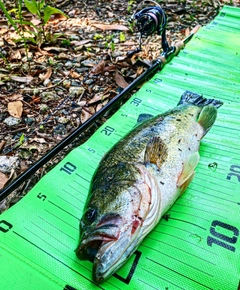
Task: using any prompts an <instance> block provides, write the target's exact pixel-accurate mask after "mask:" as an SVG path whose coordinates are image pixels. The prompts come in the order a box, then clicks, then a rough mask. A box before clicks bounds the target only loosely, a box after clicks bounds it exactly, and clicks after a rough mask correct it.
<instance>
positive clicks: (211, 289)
mask: <svg viewBox="0 0 240 290" xmlns="http://www.w3.org/2000/svg"><path fill="white" fill-rule="evenodd" d="M146 259H148V260H149V261H151V262H153V263H155V264H158V265H159V266H162V267H164V268H166V269H168V270H170V271H172V272H174V273H176V274H178V275H180V276H182V277H184V278H187V279H189V280H191V281H193V282H195V283H197V284H199V285H201V286H203V287H205V288H207V289H210V290H214V289H213V288H210V287H208V286H207V285H204V284H202V283H200V282H198V281H196V280H194V279H192V278H190V277H188V276H186V275H184V274H182V273H180V272H178V271H176V270H174V269H172V268H169V267H167V266H165V265H163V264H161V263H159V262H156V261H154V260H152V259H150V258H146Z"/></svg>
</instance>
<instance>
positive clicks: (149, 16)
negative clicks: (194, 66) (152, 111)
mask: <svg viewBox="0 0 240 290" xmlns="http://www.w3.org/2000/svg"><path fill="white" fill-rule="evenodd" d="M154 3H155V2H154ZM132 19H133V20H134V21H136V27H137V29H138V31H139V32H140V44H139V48H137V49H136V50H134V51H130V52H129V53H128V56H129V57H131V56H132V55H133V54H134V53H137V52H139V51H141V38H142V36H144V35H145V36H148V35H151V34H153V33H158V34H160V35H161V36H162V49H163V52H162V53H161V55H160V56H159V57H158V58H157V59H156V60H155V61H154V62H153V64H152V65H151V66H150V67H149V68H148V69H147V70H146V71H145V72H144V73H143V74H141V75H140V76H139V77H138V78H137V79H135V80H134V81H133V82H132V83H131V84H130V85H129V86H127V87H126V88H125V89H124V90H123V91H122V92H121V93H119V94H118V95H117V96H115V97H114V98H113V99H112V100H110V101H109V102H108V103H107V104H106V105H105V106H104V107H103V108H102V109H100V110H99V111H98V112H97V113H95V114H94V115H93V116H92V117H91V118H89V119H88V120H87V121H86V122H84V123H83V124H82V125H80V126H79V127H78V128H77V129H75V130H74V131H73V132H72V133H70V134H69V135H68V136H67V137H65V138H64V139H63V140H62V141H61V142H60V143H58V144H57V145H56V146H55V147H54V148H52V149H51V150H50V151H49V152H47V153H46V154H45V155H44V156H43V157H42V158H40V159H39V160H38V161H36V162H35V163H34V164H33V165H31V166H30V167H29V168H28V169H27V170H25V171H24V172H23V173H21V174H20V175H19V176H18V177H17V178H15V179H14V180H13V181H12V182H11V183H10V184H9V185H7V186H6V187H5V188H3V189H2V190H1V191H0V201H2V200H3V199H4V198H6V197H7V196H8V195H9V194H10V193H11V192H12V191H13V190H15V189H16V188H17V187H19V186H20V185H21V184H22V183H23V182H24V181H26V180H27V179H28V178H30V177H31V176H32V175H33V174H34V173H35V172H36V171H37V170H38V169H40V168H41V167H42V166H43V165H44V164H46V163H47V162H48V161H49V160H51V159H52V158H53V157H54V156H56V155H57V154H58V153H59V152H60V151H61V150H63V149H64V148H65V147H66V146H67V145H69V144H70V143H71V142H72V141H73V140H74V139H75V138H76V137H78V136H79V135H80V134H82V133H83V132H85V131H86V130H87V129H88V128H89V127H90V126H91V125H92V124H93V123H95V122H96V121H97V120H98V119H99V118H101V117H102V116H104V115H105V114H106V113H107V112H109V111H110V110H111V109H112V108H113V107H114V106H115V105H116V104H118V103H119V102H120V101H122V100H123V98H124V97H126V96H127V95H128V94H129V93H131V92H132V91H133V90H134V89H135V88H136V87H138V86H140V85H141V84H142V83H143V82H144V81H146V80H148V79H149V78H150V77H151V76H153V75H154V74H155V73H156V72H158V71H160V70H161V69H162V68H163V67H164V65H165V64H166V63H168V62H169V61H170V60H171V59H172V58H173V57H174V56H176V55H177V54H178V53H179V51H180V50H181V49H183V48H184V46H185V45H186V44H187V43H188V42H189V41H190V40H191V38H192V37H193V35H194V34H195V33H196V32H197V30H198V29H199V27H200V26H198V27H196V28H195V29H194V30H193V31H192V32H191V33H190V34H189V36H188V37H186V38H185V39H184V40H182V41H179V42H178V43H176V44H175V45H174V46H169V45H168V42H167V40H166V25H167V17H166V15H165V13H164V11H163V10H162V8H161V7H160V6H159V5H157V6H150V7H147V8H144V9H142V10H141V11H139V12H136V13H135V14H134V15H133V17H132Z"/></svg>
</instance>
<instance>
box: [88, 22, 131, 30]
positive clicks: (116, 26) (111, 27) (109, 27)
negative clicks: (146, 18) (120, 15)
mask: <svg viewBox="0 0 240 290" xmlns="http://www.w3.org/2000/svg"><path fill="white" fill-rule="evenodd" d="M92 26H94V27H96V28H99V29H101V30H120V31H128V30H129V29H128V27H127V26H125V25H120V24H98V23H94V24H92Z"/></svg>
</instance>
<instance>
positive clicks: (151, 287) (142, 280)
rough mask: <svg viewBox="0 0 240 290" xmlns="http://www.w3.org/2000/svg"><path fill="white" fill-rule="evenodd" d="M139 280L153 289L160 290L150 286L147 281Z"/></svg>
mask: <svg viewBox="0 0 240 290" xmlns="http://www.w3.org/2000/svg"><path fill="white" fill-rule="evenodd" d="M142 270H145V269H144V268H142ZM137 279H138V281H141V282H142V283H143V284H145V285H148V286H150V287H151V288H152V289H156V290H159V288H156V287H154V286H152V285H150V284H148V283H147V282H145V281H143V280H141V279H139V278H137ZM163 280H164V279H163Z"/></svg>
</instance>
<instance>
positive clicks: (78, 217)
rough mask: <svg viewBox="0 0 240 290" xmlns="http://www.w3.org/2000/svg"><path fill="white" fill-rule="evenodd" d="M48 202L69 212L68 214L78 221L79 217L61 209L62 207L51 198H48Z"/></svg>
mask: <svg viewBox="0 0 240 290" xmlns="http://www.w3.org/2000/svg"><path fill="white" fill-rule="evenodd" d="M48 202H49V203H51V204H52V205H54V206H56V207H57V208H59V209H61V210H62V211H64V212H66V213H67V214H69V215H70V216H72V217H74V218H75V219H77V220H78V221H79V217H76V216H75V215H73V214H71V213H70V212H68V211H67V210H65V209H63V208H62V207H60V206H59V205H57V204H56V203H54V202H52V201H51V200H48Z"/></svg>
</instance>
